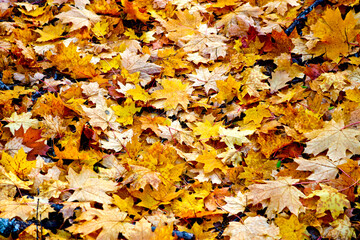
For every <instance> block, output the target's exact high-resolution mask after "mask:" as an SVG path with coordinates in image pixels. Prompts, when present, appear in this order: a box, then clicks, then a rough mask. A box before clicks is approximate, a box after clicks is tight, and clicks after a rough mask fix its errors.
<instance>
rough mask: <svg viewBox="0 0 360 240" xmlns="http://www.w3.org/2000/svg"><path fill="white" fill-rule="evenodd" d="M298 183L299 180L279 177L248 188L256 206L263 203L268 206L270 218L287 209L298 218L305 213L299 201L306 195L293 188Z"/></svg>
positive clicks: (267, 211)
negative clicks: (301, 213)
mask: <svg viewBox="0 0 360 240" xmlns="http://www.w3.org/2000/svg"><path fill="white" fill-rule="evenodd" d="M298 181H299V180H298V179H292V178H291V177H279V178H278V179H277V180H275V181H264V182H265V184H253V185H250V186H248V188H249V189H250V194H249V197H250V198H251V199H252V200H253V202H254V203H255V204H256V203H262V204H264V205H265V206H267V207H268V209H267V210H266V213H267V214H268V216H274V213H279V212H281V211H282V210H284V208H286V207H287V208H288V209H289V210H290V212H292V213H293V214H295V215H296V216H298V215H299V213H300V212H304V211H305V209H304V207H303V205H302V204H301V202H300V200H299V198H300V197H302V198H304V197H305V195H304V194H303V193H302V192H301V191H299V190H298V189H297V188H296V187H294V186H293V184H295V183H297V182H298ZM268 199H270V202H269V203H267V201H266V200H268Z"/></svg>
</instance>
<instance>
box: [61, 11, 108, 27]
mask: <svg viewBox="0 0 360 240" xmlns="http://www.w3.org/2000/svg"><path fill="white" fill-rule="evenodd" d="M55 17H56V18H58V19H60V20H61V21H62V22H63V23H72V26H71V28H70V31H75V30H78V29H80V28H82V27H87V28H90V27H91V25H92V24H94V23H96V22H98V21H100V19H101V17H100V16H99V15H96V14H95V13H93V12H91V11H89V10H87V9H85V8H83V9H79V8H75V7H72V6H70V10H69V11H66V12H62V13H60V14H58V15H56V16H55Z"/></svg>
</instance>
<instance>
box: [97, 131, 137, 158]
mask: <svg viewBox="0 0 360 240" xmlns="http://www.w3.org/2000/svg"><path fill="white" fill-rule="evenodd" d="M107 135H108V137H109V138H108V140H107V141H106V140H100V141H99V142H100V143H101V147H103V148H106V149H112V150H115V151H116V152H120V151H121V149H123V148H124V147H125V146H126V144H127V143H128V142H130V141H131V138H132V137H133V135H134V131H133V130H132V129H129V130H127V131H122V132H119V131H109V132H108V133H107Z"/></svg>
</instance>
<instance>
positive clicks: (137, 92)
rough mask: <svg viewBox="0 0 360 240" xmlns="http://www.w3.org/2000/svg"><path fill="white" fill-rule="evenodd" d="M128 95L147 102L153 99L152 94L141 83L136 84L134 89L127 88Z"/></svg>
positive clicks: (135, 99)
mask: <svg viewBox="0 0 360 240" xmlns="http://www.w3.org/2000/svg"><path fill="white" fill-rule="evenodd" d="M126 96H131V97H132V99H133V100H134V101H143V102H145V103H146V102H148V101H149V100H150V99H151V96H150V94H149V93H148V92H147V91H146V90H145V89H143V88H142V87H141V86H140V85H139V84H136V85H135V88H134V89H129V90H127V91H126Z"/></svg>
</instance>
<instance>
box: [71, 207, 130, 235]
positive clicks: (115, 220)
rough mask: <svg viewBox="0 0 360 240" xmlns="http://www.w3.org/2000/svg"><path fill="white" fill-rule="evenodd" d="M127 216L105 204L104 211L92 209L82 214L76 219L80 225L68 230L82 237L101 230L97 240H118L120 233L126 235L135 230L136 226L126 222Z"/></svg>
mask: <svg viewBox="0 0 360 240" xmlns="http://www.w3.org/2000/svg"><path fill="white" fill-rule="evenodd" d="M126 216H127V213H125V212H120V211H119V208H116V207H110V206H109V205H107V204H104V205H103V210H101V209H95V208H90V209H88V210H87V211H85V212H83V213H81V215H80V216H79V217H78V218H76V221H79V222H80V223H78V224H74V225H72V226H70V227H68V228H67V230H68V231H70V232H72V233H74V234H77V233H80V234H81V235H82V236H86V235H89V234H90V233H92V232H95V231H97V230H99V229H101V231H100V233H99V234H98V235H97V237H96V240H100V239H109V240H116V239H118V235H119V233H123V234H126V232H127V231H131V229H133V228H134V225H132V224H131V223H127V222H125V218H126Z"/></svg>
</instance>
